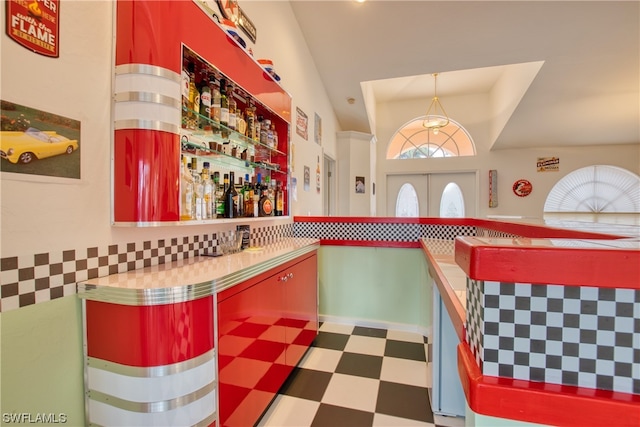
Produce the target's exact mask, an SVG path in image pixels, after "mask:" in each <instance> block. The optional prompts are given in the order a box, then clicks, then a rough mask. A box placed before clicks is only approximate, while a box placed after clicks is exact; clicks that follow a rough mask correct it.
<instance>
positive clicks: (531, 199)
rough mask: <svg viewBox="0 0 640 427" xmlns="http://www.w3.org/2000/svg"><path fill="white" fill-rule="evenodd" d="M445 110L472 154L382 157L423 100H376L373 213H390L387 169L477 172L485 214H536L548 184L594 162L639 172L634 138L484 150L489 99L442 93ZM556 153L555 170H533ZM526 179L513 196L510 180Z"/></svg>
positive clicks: (418, 112) (416, 114)
mask: <svg viewBox="0 0 640 427" xmlns="http://www.w3.org/2000/svg"><path fill="white" fill-rule="evenodd" d="M441 101H442V103H443V104H444V106H445V108H446V109H447V113H448V114H449V116H450V117H451V118H453V119H455V120H456V121H457V122H459V123H460V124H461V125H462V126H463V127H465V129H466V130H467V131H468V132H469V133H470V135H471V137H472V138H473V140H474V142H475V145H476V151H477V155H476V156H472V157H458V158H446V159H444V158H434V159H410V160H386V155H387V147H388V144H389V141H390V140H391V138H392V137H393V135H394V134H395V132H396V131H397V130H398V129H399V128H401V127H402V126H403V125H404V124H406V123H407V122H409V121H411V120H413V119H415V118H416V117H419V116H422V115H424V113H425V110H426V108H427V106H428V105H427V104H428V100H426V99H424V100H417V101H413V102H403V103H386V104H378V105H377V112H376V117H377V128H376V136H377V144H376V145H377V156H378V170H377V179H376V182H377V184H376V188H377V191H376V193H377V196H378V197H377V208H378V209H377V212H378V213H377V214H378V215H379V216H387V215H389V214H390V215H393V213H392V212H390V213H388V212H386V210H387V189H386V175H387V174H392V173H398V172H403V173H412V172H415V173H429V172H453V171H471V170H477V171H479V177H480V178H479V179H480V182H479V191H480V192H479V195H478V199H479V203H478V205H479V212H478V214H477V215H476V216H477V217H480V218H482V217H486V216H487V215H521V216H527V217H534V218H542V215H543V208H544V202H545V200H546V197H547V195H548V193H549V191H551V188H552V187H553V186H554V185H555V184H556V183H557V182H558V180H560V179H561V178H562V177H563V176H565V175H567V174H568V173H570V172H572V171H574V170H576V169H579V168H581V167H585V166H589V165H594V164H607V165H614V166H619V167H622V168H625V169H627V170H629V171H631V172H634V173H636V174H640V161H639V160H640V143H638V144H633V145H616V146H611V145H606V146H603V147H599V146H582V147H563V148H558V147H545V146H544V141H540V148H530V149H513V150H511V149H510V150H494V151H491V150H490V141H491V139H490V131H491V129H489V124H488V123H489V121H488V119H489V111H490V107H491V104H490V99H489V96H488V95H486V94H475V95H469V96H458V97H447V98H446V99H442V100H441ZM554 156H555V157H559V158H560V171H559V172H537V171H536V161H537V159H538V157H554ZM490 169H496V170H497V171H498V206H497V207H496V208H489V207H488V206H489V170H490ZM518 179H527V180H529V181H530V182H531V183H532V185H533V191H532V193H531V194H530V195H529V196H527V197H518V196H516V195H515V194H514V193H513V191H512V185H513V183H514V182H515V181H516V180H518Z"/></svg>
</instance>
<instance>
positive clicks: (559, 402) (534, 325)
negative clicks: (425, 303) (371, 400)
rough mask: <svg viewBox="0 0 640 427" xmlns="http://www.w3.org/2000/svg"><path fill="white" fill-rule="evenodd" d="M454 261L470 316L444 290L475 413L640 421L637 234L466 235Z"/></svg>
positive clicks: (545, 420) (580, 421)
mask: <svg viewBox="0 0 640 427" xmlns="http://www.w3.org/2000/svg"><path fill="white" fill-rule="evenodd" d="M455 261H456V263H457V264H458V266H459V267H460V268H461V269H462V270H463V271H464V272H465V274H466V276H467V284H466V295H465V298H466V301H465V302H466V304H465V305H466V309H465V313H464V318H462V319H461V313H460V310H459V304H456V301H453V299H454V298H456V296H455V294H452V293H451V292H449V291H447V290H446V289H444V292H442V294H443V299H445V306H447V309H448V311H449V315H450V316H451V317H452V320H453V323H454V325H457V328H456V329H458V331H457V332H460V335H461V338H462V340H461V342H460V344H459V345H458V349H457V352H458V372H459V376H460V380H461V383H462V388H463V390H464V394H465V397H466V401H467V405H468V408H469V409H470V410H471V411H473V413H475V414H480V415H485V416H491V417H496V418H502V419H508V420H514V421H521V422H530V423H539V424H548V425H562V426H599V425H615V426H638V425H640V364H639V363H638V360H637V352H638V349H639V348H640V347H639V346H640V331H639V330H638V327H637V325H638V323H637V322H638V320H637V318H638V313H640V242H639V241H638V240H637V239H619V240H609V241H607V240H569V239H536V238H522V237H519V238H509V239H505V238H496V239H492V238H477V237H458V238H456V240H455ZM438 286H439V287H440V286H442V283H440V284H439V285H438ZM447 300H449V301H448V302H447ZM461 325H463V326H462V328H460V326H461Z"/></svg>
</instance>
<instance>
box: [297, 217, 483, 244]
mask: <svg viewBox="0 0 640 427" xmlns="http://www.w3.org/2000/svg"><path fill="white" fill-rule="evenodd" d="M475 230H476V227H475V226H460V225H431V224H407V223H395V224H393V223H383V224H379V223H351V222H295V223H294V224H293V234H294V236H296V237H313V238H317V239H327V240H369V241H375V240H386V241H393V242H415V241H417V240H418V239H421V238H423V237H427V238H432V239H445V240H453V239H455V238H456V236H475Z"/></svg>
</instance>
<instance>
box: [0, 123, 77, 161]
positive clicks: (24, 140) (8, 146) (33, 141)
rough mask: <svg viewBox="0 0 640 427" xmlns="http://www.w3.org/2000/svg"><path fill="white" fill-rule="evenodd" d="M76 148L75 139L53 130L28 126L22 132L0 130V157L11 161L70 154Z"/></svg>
mask: <svg viewBox="0 0 640 427" xmlns="http://www.w3.org/2000/svg"><path fill="white" fill-rule="evenodd" d="M77 149H78V141H77V140H75V139H69V138H66V137H64V136H62V135H58V134H57V133H56V132H54V131H41V130H39V129H36V128H29V129H27V130H26V131H24V132H14V131H2V132H0V157H2V158H4V159H7V160H9V161H10V162H11V163H31V162H32V161H34V160H36V159H44V158H45V157H51V156H57V155H58V154H71V153H73V152H74V151H75V150H77Z"/></svg>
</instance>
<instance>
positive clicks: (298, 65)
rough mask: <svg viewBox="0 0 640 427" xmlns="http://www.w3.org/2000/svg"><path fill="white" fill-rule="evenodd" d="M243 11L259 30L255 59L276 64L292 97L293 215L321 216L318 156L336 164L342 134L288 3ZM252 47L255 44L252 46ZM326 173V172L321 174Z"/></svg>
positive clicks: (254, 4)
mask: <svg viewBox="0 0 640 427" xmlns="http://www.w3.org/2000/svg"><path fill="white" fill-rule="evenodd" d="M239 5H240V7H241V8H242V10H243V11H244V12H245V13H246V15H247V16H248V17H249V19H250V20H251V21H252V22H253V23H254V24H255V26H256V28H257V29H258V36H257V40H256V44H255V46H254V47H253V54H254V57H255V58H269V59H271V60H273V63H274V67H275V70H276V72H277V73H278V74H279V75H280V77H281V78H282V80H281V82H280V83H281V84H282V86H283V87H284V89H285V90H286V91H287V92H289V93H290V94H291V95H292V105H291V112H292V122H293V123H292V126H291V143H292V145H294V146H295V148H294V153H295V154H294V159H293V166H294V170H293V173H292V176H293V177H295V178H297V181H298V186H297V187H298V189H297V199H298V200H297V202H295V201H294V202H293V203H292V213H293V215H308V214H311V215H322V212H323V211H322V200H323V198H322V192H323V191H324V189H323V188H322V186H321V191H320V193H318V192H317V191H316V184H315V175H316V166H317V160H318V156H319V157H320V168H321V169H322V168H323V153H324V154H327V155H329V156H330V157H331V158H333V159H336V139H335V135H336V131H338V130H340V129H339V125H338V123H337V120H336V117H335V114H334V112H333V108H332V107H331V105H330V103H329V98H328V96H327V93H326V91H325V89H324V86H323V84H322V82H321V80H320V77H319V75H318V71H317V69H316V66H315V63H314V62H313V57H312V56H311V53H310V52H309V50H308V48H307V45H306V42H305V40H304V37H303V35H302V32H301V31H300V27H299V26H298V23H297V21H296V20H295V17H294V15H293V11H292V10H291V6H290V5H289V2H287V1H247V0H242V1H240V2H239ZM249 44H251V43H250V42H249ZM296 107H299V108H300V109H301V110H302V111H303V112H304V113H305V114H306V115H307V117H308V120H309V123H308V134H307V139H306V140H305V139H304V138H303V137H301V136H300V135H298V134H297V133H296V127H295V120H296ZM315 113H317V114H318V115H319V116H320V118H321V119H322V144H321V145H318V144H316V143H315V141H314V130H315V124H314V121H315ZM304 166H308V167H309V169H310V171H311V182H310V186H309V191H304V185H303V183H304V176H303V174H304ZM321 173H322V174H324V171H322V172H321Z"/></svg>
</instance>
